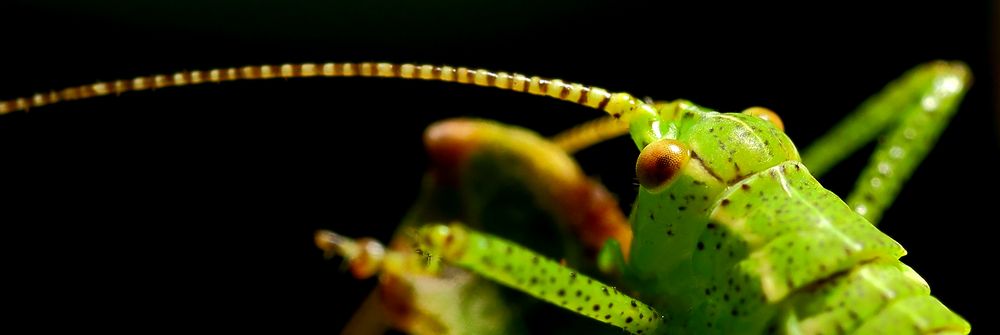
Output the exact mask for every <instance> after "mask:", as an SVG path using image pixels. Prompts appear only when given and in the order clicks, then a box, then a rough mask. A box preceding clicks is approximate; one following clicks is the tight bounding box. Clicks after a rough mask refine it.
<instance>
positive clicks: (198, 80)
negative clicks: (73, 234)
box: [0, 62, 655, 120]
mask: <svg viewBox="0 0 1000 335" xmlns="http://www.w3.org/2000/svg"><path fill="white" fill-rule="evenodd" d="M355 76H358V77H383V78H403V79H423V80H437V81H447V82H457V83H460V84H474V85H478V86H489V87H496V88H499V89H504V90H511V91H516V92H525V93H529V94H534V95H544V96H550V97H553V98H558V99H561V100H565V101H569V102H573V103H576V104H580V105H584V106H587V107H591V108H594V109H599V110H603V111H605V112H607V113H608V114H610V115H611V116H612V117H614V118H615V119H623V120H628V119H630V118H631V116H632V115H634V114H635V113H636V111H637V110H639V109H643V110H646V111H648V112H655V109H654V108H653V107H652V106H650V105H648V104H645V103H643V102H642V101H640V100H638V99H635V98H633V97H632V96H631V95H629V94H628V93H612V92H608V91H606V90H604V89H601V88H598V87H593V86H585V85H581V84H577V83H566V82H563V81H562V80H560V79H544V78H539V77H534V76H533V77H528V76H525V75H522V74H517V73H514V74H508V73H506V72H496V73H494V72H491V71H487V70H483V69H476V70H471V69H469V68H465V67H451V66H434V65H414V64H393V63H371V62H365V63H323V64H317V63H301V64H284V65H279V66H275V65H258V66H244V67H239V68H236V67H233V68H224V69H213V70H208V71H183V72H177V73H174V74H172V75H162V74H160V75H152V76H140V77H135V78H133V79H120V80H114V81H105V82H98V83H94V84H90V85H81V86H74V87H69V88H64V89H62V90H58V91H50V92H48V93H37V94H35V95H32V96H30V97H20V98H16V99H11V100H6V101H0V115H3V114H7V113H11V112H16V111H26V110H28V109H31V108H38V107H42V106H46V105H51V104H55V103H59V102H64V101H73V100H82V99H89V98H93V97H99V96H105V95H112V94H114V95H118V94H122V93H125V92H129V91H142V90H148V89H159V88H165V87H174V86H186V85H196V84H203V83H220V82H224V81H235V80H255V79H272V78H285V79H287V78H302V77H355Z"/></svg>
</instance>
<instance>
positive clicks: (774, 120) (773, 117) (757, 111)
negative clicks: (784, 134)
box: [743, 107, 785, 131]
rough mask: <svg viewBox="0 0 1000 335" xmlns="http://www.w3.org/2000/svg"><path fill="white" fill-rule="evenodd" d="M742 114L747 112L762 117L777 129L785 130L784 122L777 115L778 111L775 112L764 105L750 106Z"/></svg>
mask: <svg viewBox="0 0 1000 335" xmlns="http://www.w3.org/2000/svg"><path fill="white" fill-rule="evenodd" d="M743 114H749V115H753V116H756V117H759V118H761V119H764V121H767V122H770V123H771V124H773V125H774V126H775V127H777V128H778V130H781V131H785V124H784V123H783V122H781V118H780V117H778V113H775V112H774V111H772V110H770V109H767V108H764V107H750V108H747V109H746V110H744V111H743Z"/></svg>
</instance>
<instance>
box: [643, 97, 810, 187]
mask: <svg viewBox="0 0 1000 335" xmlns="http://www.w3.org/2000/svg"><path fill="white" fill-rule="evenodd" d="M656 107H657V111H658V112H657V113H656V114H639V115H637V116H636V117H635V118H634V119H632V120H631V124H630V132H631V134H632V139H633V140H635V143H636V145H637V146H639V148H640V149H641V150H642V154H640V156H639V161H638V162H637V164H636V173H637V175H638V177H639V181H640V183H641V184H642V186H643V187H644V188H646V189H647V190H648V191H651V192H653V193H656V192H658V191H660V190H663V189H665V188H667V187H668V185H666V184H668V183H669V182H670V181H672V180H674V179H676V177H677V176H678V175H687V176H688V177H690V178H691V179H692V180H695V181H698V182H699V183H703V184H721V185H731V184H733V183H735V182H737V181H739V180H741V179H743V178H745V177H747V176H749V175H752V174H754V173H757V172H759V171H763V170H766V169H768V168H770V167H773V166H775V165H778V164H780V163H782V162H785V161H789V160H794V161H798V160H800V159H799V153H798V151H797V150H796V149H795V146H794V145H793V144H792V141H791V140H790V139H789V138H788V136H786V135H785V133H784V125H783V124H782V122H781V119H780V118H778V116H777V114H775V113H774V112H772V111H770V110H767V109H764V108H760V107H753V108H749V109H747V110H745V111H743V112H742V113H718V112H715V111H711V110H708V109H704V108H702V107H699V106H697V105H694V104H692V103H690V102H687V101H682V100H678V101H673V102H669V103H662V104H657V106H656ZM664 148H674V149H675V150H664ZM682 152H683V155H681V153H682ZM681 156H683V159H680V157H681ZM687 157H690V163H689V162H688V159H687ZM667 163H684V164H667ZM692 164H693V166H691V167H687V166H686V165H692Z"/></svg>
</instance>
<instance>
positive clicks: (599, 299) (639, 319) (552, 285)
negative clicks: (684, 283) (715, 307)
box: [415, 224, 662, 334]
mask: <svg viewBox="0 0 1000 335" xmlns="http://www.w3.org/2000/svg"><path fill="white" fill-rule="evenodd" d="M415 240H417V241H419V242H420V243H421V244H423V245H422V246H421V250H422V252H424V253H426V252H430V253H431V254H432V255H434V256H440V257H441V258H443V259H444V260H445V261H447V262H450V263H453V264H456V265H458V266H461V267H463V268H466V269H469V270H471V271H473V272H475V273H477V274H480V275H482V276H484V277H487V278H490V279H492V280H494V281H497V282H499V283H501V284H503V285H506V286H508V287H511V288H513V289H516V290H520V291H523V292H525V293H528V294H530V295H532V296H534V297H536V298H538V299H542V300H545V301H547V302H550V303H552V304H555V305H557V306H562V307H563V308H565V309H568V310H571V311H575V312H576V313H578V314H582V315H586V316H588V317H591V318H593V319H595V320H598V321H601V322H604V323H608V324H611V325H614V326H617V327H621V328H622V329H624V330H625V331H628V332H630V333H633V334H650V333H652V332H653V331H654V330H655V329H656V328H657V326H659V325H660V323H661V322H662V317H661V316H660V314H659V313H658V312H656V311H655V310H653V308H652V307H649V306H648V305H646V304H644V303H642V302H640V301H638V300H636V299H634V298H632V297H629V296H628V295H625V294H624V293H621V292H619V291H618V290H617V289H615V288H614V287H611V286H608V285H605V284H603V283H601V282H599V281H597V280H594V279H592V278H590V277H587V276H584V275H582V274H578V273H576V272H575V271H574V270H572V269H569V268H567V267H565V266H563V265H561V264H559V262H556V261H553V260H550V259H547V258H545V257H543V256H540V255H538V254H537V253H535V252H534V251H531V250H529V249H527V248H524V247H521V246H519V245H517V244H515V243H512V242H509V241H506V240H503V239H501V238H499V237H495V236H492V235H487V234H483V233H479V232H476V231H473V230H470V229H468V228H465V227H464V226H461V225H454V224H453V225H448V226H446V225H427V226H424V227H422V228H420V229H419V230H418V233H417V236H416V238H415Z"/></svg>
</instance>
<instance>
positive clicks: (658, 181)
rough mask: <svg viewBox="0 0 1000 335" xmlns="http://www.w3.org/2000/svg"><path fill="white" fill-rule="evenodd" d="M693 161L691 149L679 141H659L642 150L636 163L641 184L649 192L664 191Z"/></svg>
mask: <svg viewBox="0 0 1000 335" xmlns="http://www.w3.org/2000/svg"><path fill="white" fill-rule="evenodd" d="M690 159H691V149H689V148H688V146H687V145H686V144H684V143H682V142H680V141H677V140H669V139H664V140H659V141H656V142H653V143H650V144H649V145H647V146H646V147H645V148H643V149H642V153H640V154H639V160H638V161H637V162H636V163H635V174H636V176H638V178H639V184H642V187H645V188H646V189H647V190H650V191H652V192H657V191H660V190H663V188H665V187H666V186H667V185H668V184H670V182H671V181H673V180H674V178H676V177H677V175H678V174H680V171H681V168H683V167H684V164H687V162H688V160H690Z"/></svg>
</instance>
